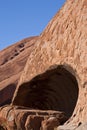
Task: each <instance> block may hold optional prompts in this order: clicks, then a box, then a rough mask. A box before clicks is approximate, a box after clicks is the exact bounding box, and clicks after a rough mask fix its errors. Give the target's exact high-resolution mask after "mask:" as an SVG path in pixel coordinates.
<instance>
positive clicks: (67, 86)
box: [13, 65, 79, 118]
mask: <svg viewBox="0 0 87 130" xmlns="http://www.w3.org/2000/svg"><path fill="white" fill-rule="evenodd" d="M78 92H79V89H78V83H77V80H76V78H75V76H74V75H73V74H72V73H71V72H69V71H68V70H67V69H65V68H64V67H63V66H62V65H60V66H57V67H56V68H52V69H49V70H47V71H46V72H44V73H43V74H40V75H37V76H36V77H34V78H33V79H32V80H31V81H29V82H27V83H24V84H22V85H21V86H20V87H19V91H18V94H17V96H16V98H15V99H14V101H13V104H15V105H19V106H24V107H28V108H32V109H40V110H56V111H63V112H65V113H66V115H67V117H68V118H69V117H71V115H72V113H73V111H74V109H75V106H76V103H77V100H78Z"/></svg>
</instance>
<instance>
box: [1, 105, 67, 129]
mask: <svg viewBox="0 0 87 130" xmlns="http://www.w3.org/2000/svg"><path fill="white" fill-rule="evenodd" d="M66 120H67V117H66V116H65V114H64V113H63V112H58V111H50V110H49V111H41V110H33V109H29V108H24V107H16V106H4V107H2V108H1V109H0V125H1V127H3V128H4V129H5V128H7V130H31V129H33V130H40V128H41V130H49V128H52V130H53V128H54V127H55V126H58V125H60V124H62V123H63V122H65V121H66ZM42 122H43V123H42ZM44 126H45V128H46V126H47V129H45V128H44ZM50 130H51V129H50Z"/></svg>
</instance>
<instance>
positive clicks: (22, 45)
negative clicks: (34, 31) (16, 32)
mask: <svg viewBox="0 0 87 130" xmlns="http://www.w3.org/2000/svg"><path fill="white" fill-rule="evenodd" d="M37 38H38V37H30V38H26V39H24V40H21V41H20V42H17V43H15V44H13V45H11V46H10V47H8V48H6V49H4V50H2V51H0V105H3V104H6V103H10V102H11V99H12V97H13V93H14V91H15V88H16V86H17V83H18V80H19V78H20V75H21V73H22V71H23V69H24V66H25V64H26V61H27V58H28V56H29V55H30V53H31V52H32V50H33V49H34V46H35V42H36V40H37Z"/></svg>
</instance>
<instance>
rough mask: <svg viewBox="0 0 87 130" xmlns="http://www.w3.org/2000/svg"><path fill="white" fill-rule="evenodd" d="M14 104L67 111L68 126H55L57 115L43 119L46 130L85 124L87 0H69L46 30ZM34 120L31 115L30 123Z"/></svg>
mask: <svg viewBox="0 0 87 130" xmlns="http://www.w3.org/2000/svg"><path fill="white" fill-rule="evenodd" d="M11 105H17V106H24V107H28V108H30V109H36V110H37V109H39V111H43V110H44V111H49V110H51V111H64V112H65V114H66V116H67V122H66V123H65V124H64V125H62V126H60V128H55V126H56V127H57V124H58V125H59V122H57V120H56V119H55V118H51V120H50V119H46V120H44V121H42V129H45V130H49V129H50V130H51V128H52V129H54V128H55V130H57V129H60V130H75V129H77V128H78V129H80V128H81V127H84V126H83V123H85V122H87V0H67V2H66V3H65V5H64V6H63V7H62V9H61V10H60V11H59V12H58V13H57V14H56V15H55V16H54V18H53V19H52V20H51V21H50V23H49V24H48V26H47V27H46V29H45V30H44V31H43V32H42V34H41V35H40V37H39V38H38V39H37V41H36V44H35V45H34V48H33V51H31V53H30V54H29V57H28V60H27V63H26V66H25V68H24V71H23V73H22V75H21V78H20V81H19V83H18V86H17V89H16V91H15V94H14V97H13V100H12V104H11ZM5 109H6V111H7V112H8V111H9V110H7V108H5ZM5 109H3V112H4V111H5ZM12 112H13V110H12ZM16 113H17V111H16ZM19 113H21V111H20V112H19ZM19 115H20V114H19ZM3 118H4V117H3V114H2V119H3ZM10 118H11V116H10ZM5 119H7V118H5ZM18 119H21V120H22V123H21V120H19V124H21V125H23V124H24V120H25V118H22V117H21V115H20V118H18ZM33 119H34V118H33ZM31 120H32V119H31V117H30V115H29V117H28V122H29V121H30V122H31ZM49 121H50V122H49ZM51 121H52V122H54V124H55V126H53V124H52V123H51ZM30 124H31V123H29V124H28V127H30ZM49 124H50V126H51V128H50V126H49ZM21 125H20V126H21ZM13 126H14V125H13ZM21 127H22V126H21ZM53 127H54V128H53ZM85 127H86V125H85ZM13 129H15V128H13ZM26 129H27V130H28V129H29V128H26Z"/></svg>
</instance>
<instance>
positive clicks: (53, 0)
mask: <svg viewBox="0 0 87 130" xmlns="http://www.w3.org/2000/svg"><path fill="white" fill-rule="evenodd" d="M64 3H65V0H0V50H1V49H3V48H5V47H7V46H9V45H11V44H13V43H15V42H17V41H19V40H21V39H23V38H26V37H29V36H35V35H39V34H40V33H41V32H42V31H43V30H44V28H45V27H46V25H47V24H48V22H49V21H50V20H51V18H52V17H53V16H54V15H55V14H56V13H57V11H58V10H59V9H60V8H61V7H62V5H63V4H64Z"/></svg>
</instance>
